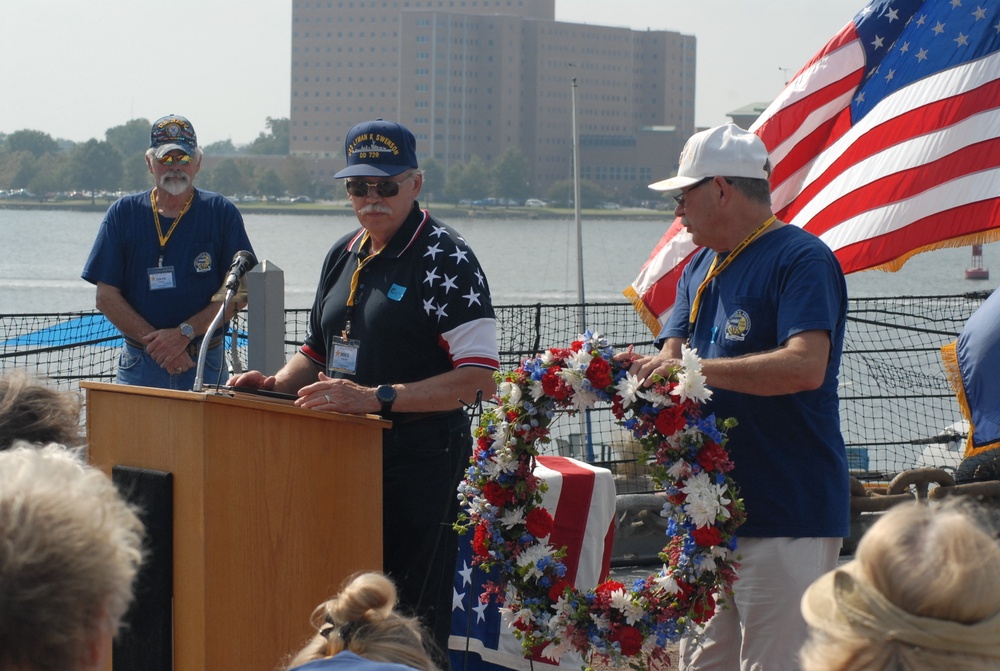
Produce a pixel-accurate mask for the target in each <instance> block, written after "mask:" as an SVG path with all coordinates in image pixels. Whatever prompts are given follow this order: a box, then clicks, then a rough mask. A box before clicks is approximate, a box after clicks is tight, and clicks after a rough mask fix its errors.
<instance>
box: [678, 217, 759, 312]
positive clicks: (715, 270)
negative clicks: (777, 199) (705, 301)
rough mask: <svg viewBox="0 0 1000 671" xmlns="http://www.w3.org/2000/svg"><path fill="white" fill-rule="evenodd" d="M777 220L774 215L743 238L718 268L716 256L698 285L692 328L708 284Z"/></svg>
mask: <svg viewBox="0 0 1000 671" xmlns="http://www.w3.org/2000/svg"><path fill="white" fill-rule="evenodd" d="M777 218H778V217H777V216H776V215H773V214H772V215H771V218H770V219H768V220H767V221H765V222H764V223H763V224H761V225H760V226H758V227H757V228H755V229H754V230H753V232H752V233H750V235H748V236H747V237H745V238H743V241H742V242H740V244H738V245H736V247H734V248H733V251H731V252H730V253H729V255H728V256H726V258H725V259H723V260H722V263H719V264H718V266H716V264H717V263H718V261H719V255H718V254H716V255H715V258H714V259H712V265H711V266H709V268H708V274H707V275H705V279H704V280H702V281H701V284H700V285H698V291H697V292H695V295H694V300H693V301H691V310H690V312H689V314H688V323H689V324H690V325H691V326H694V323H695V321H697V319H698V308H699V307H701V295H702V293H704V291H705V287H707V286H708V283H709V282H711V281H712V280H714V279H715V278H716V277H718V276H719V274H720V273H721V272H722V271H723V270H725V269H726V268H727V267H728V266H729V264H730V263H732V262H733V259H735V258H736V257H737V256H739V254H740V252H742V251H743V250H744V249H746V248H747V247H749V246H750V243H751V242H753V241H754V240H756V239H757V238H759V237H760V236H761V234H762V233H763V232H764V230H765V229H766V228H767V227H768V226H770V225H771V224H772V223H774V220H775V219H777Z"/></svg>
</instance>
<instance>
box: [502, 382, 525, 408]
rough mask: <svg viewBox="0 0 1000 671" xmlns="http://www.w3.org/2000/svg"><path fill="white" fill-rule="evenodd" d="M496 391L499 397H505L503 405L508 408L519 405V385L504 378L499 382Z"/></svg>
mask: <svg viewBox="0 0 1000 671" xmlns="http://www.w3.org/2000/svg"><path fill="white" fill-rule="evenodd" d="M498 392H499V395H500V398H502V399H506V403H505V404H504V405H505V406H507V407H508V408H511V407H517V406H519V405H521V385H519V384H515V383H514V382H511V381H510V380H504V381H503V382H501V383H500V388H499V390H498Z"/></svg>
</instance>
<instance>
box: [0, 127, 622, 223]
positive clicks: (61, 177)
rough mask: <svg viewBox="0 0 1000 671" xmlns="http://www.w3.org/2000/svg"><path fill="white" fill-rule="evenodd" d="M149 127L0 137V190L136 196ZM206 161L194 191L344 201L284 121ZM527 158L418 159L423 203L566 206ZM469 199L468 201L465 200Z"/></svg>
mask: <svg viewBox="0 0 1000 671" xmlns="http://www.w3.org/2000/svg"><path fill="white" fill-rule="evenodd" d="M149 128H150V121H149V120H147V119H133V120H131V121H129V122H127V123H125V124H122V125H120V126H115V127H114V128H109V129H108V130H107V131H106V132H105V134H104V139H103V140H97V139H91V140H87V141H86V142H80V143H74V142H70V141H68V140H57V139H54V138H52V136H51V135H49V134H47V133H45V132H43V131H39V130H29V129H25V130H19V131H16V132H13V133H10V134H9V135H2V134H0V190H4V191H7V192H22V193H23V192H28V193H30V194H32V195H33V196H34V197H37V198H56V197H79V196H80V195H81V194H83V195H87V196H90V197H93V194H95V193H119V192H135V191H141V190H143V189H146V188H149V186H150V185H151V180H150V176H149V171H148V169H147V167H146V162H145V152H146V149H147V147H148V146H149ZM202 150H203V151H204V152H205V154H206V155H208V156H213V157H219V159H220V160H218V161H217V162H215V163H214V164H213V165H212V167H211V168H203V169H202V170H201V172H200V173H199V174H198V185H199V186H201V187H203V188H205V189H209V190H212V191H217V192H219V193H223V194H227V195H235V194H252V195H256V196H269V197H272V196H281V195H306V196H309V197H311V198H330V197H333V198H342V197H344V196H343V192H342V190H341V188H339V185H337V186H336V187H332V186H330V185H326V184H319V183H317V182H316V181H315V180H313V178H312V177H311V175H310V174H309V171H308V169H307V167H306V165H305V163H304V161H302V159H300V158H298V157H295V156H289V120H288V119H287V118H280V119H274V118H271V117H268V118H267V121H266V128H265V130H263V131H261V133H260V134H259V135H258V137H257V138H256V139H255V140H254V141H253V142H251V143H249V144H247V145H243V146H240V147H237V146H234V145H233V143H232V141H230V140H224V141H221V142H215V143H212V144H209V145H204V146H203V147H202ZM262 155H264V156H283V157H284V160H283V161H281V162H280V163H278V164H277V165H276V164H275V163H273V162H269V163H268V164H267V165H263V164H261V163H260V162H257V161H254V160H252V159H251V158H249V157H250V156H262ZM527 167H528V166H527V163H526V159H525V157H524V156H523V154H522V153H521V152H520V150H518V149H510V150H508V151H507V152H506V153H505V154H503V155H502V156H500V157H499V158H498V159H496V160H495V161H493V162H492V163H491V164H487V162H486V161H484V160H483V159H481V158H480V157H478V156H473V157H472V158H470V159H469V160H468V161H464V162H462V163H455V164H452V165H451V166H450V167H449V168H448V169H447V170H445V169H444V168H443V166H442V165H441V163H440V162H439V161H437V160H435V159H433V158H428V159H424V160H423V161H422V164H421V168H422V169H423V171H424V193H423V195H422V196H421V198H422V199H423V200H427V201H439V202H451V203H463V204H470V205H471V204H477V205H478V204H489V205H500V206H503V205H511V204H518V205H521V204H523V203H524V201H525V200H526V199H528V198H532V197H535V198H537V197H543V198H545V199H546V200H547V201H549V202H550V203H551V204H553V205H554V206H561V207H569V206H571V205H572V201H573V183H572V180H569V179H567V180H564V181H562V182H559V183H557V184H555V185H553V186H552V187H550V188H549V189H548V190H547V191H546V192H545V193H544V194H542V193H538V192H537V190H535V189H533V188H532V186H531V185H530V184H529V183H528V182H527V180H526V177H525V176H526V175H527V174H528V173H529V171H528V170H527ZM607 199H608V193H607V192H606V191H605V190H603V189H602V188H601V187H599V186H598V185H596V184H594V183H590V182H586V181H585V182H583V183H581V185H580V202H581V206H582V207H596V206H598V205H599V204H600V203H602V202H604V201H606V200H607ZM466 201H467V202H466Z"/></svg>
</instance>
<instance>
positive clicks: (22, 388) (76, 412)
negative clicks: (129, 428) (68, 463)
mask: <svg viewBox="0 0 1000 671" xmlns="http://www.w3.org/2000/svg"><path fill="white" fill-rule="evenodd" d="M15 440H24V441H27V442H29V443H35V444H40V445H44V444H46V443H60V444H62V445H69V446H71V447H75V446H78V445H81V444H83V432H82V431H81V428H80V397H79V396H78V395H77V394H76V393H74V392H69V391H59V390H57V389H53V388H52V387H49V386H47V385H46V384H45V383H44V382H43V381H42V380H40V379H38V378H35V377H32V376H31V375H28V374H27V373H26V372H24V371H13V372H10V373H7V374H5V375H2V376H0V450H2V449H6V448H8V447H10V445H11V444H12V443H13V442H14V441H15Z"/></svg>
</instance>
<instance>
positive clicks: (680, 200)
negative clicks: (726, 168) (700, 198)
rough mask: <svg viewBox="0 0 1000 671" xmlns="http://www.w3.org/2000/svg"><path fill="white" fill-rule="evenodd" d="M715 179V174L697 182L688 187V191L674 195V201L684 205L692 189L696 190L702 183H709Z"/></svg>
mask: <svg viewBox="0 0 1000 671" xmlns="http://www.w3.org/2000/svg"><path fill="white" fill-rule="evenodd" d="M713 179H715V177H714V176H712V177H706V178H705V179H703V180H701V181H700V182H695V184H694V186H692V187H691V188H690V189H688V190H687V191H685V192H684V193H679V194H677V195H676V196H674V201H675V202H676V203H677V204H678V205H680V206H681V207H684V201H685V200H687V195H688V194H689V193H691V192H692V191H694V190H695V189H697V188H698V187H699V186H701V185H702V184H708V183H709V182H711V181H712V180H713Z"/></svg>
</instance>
